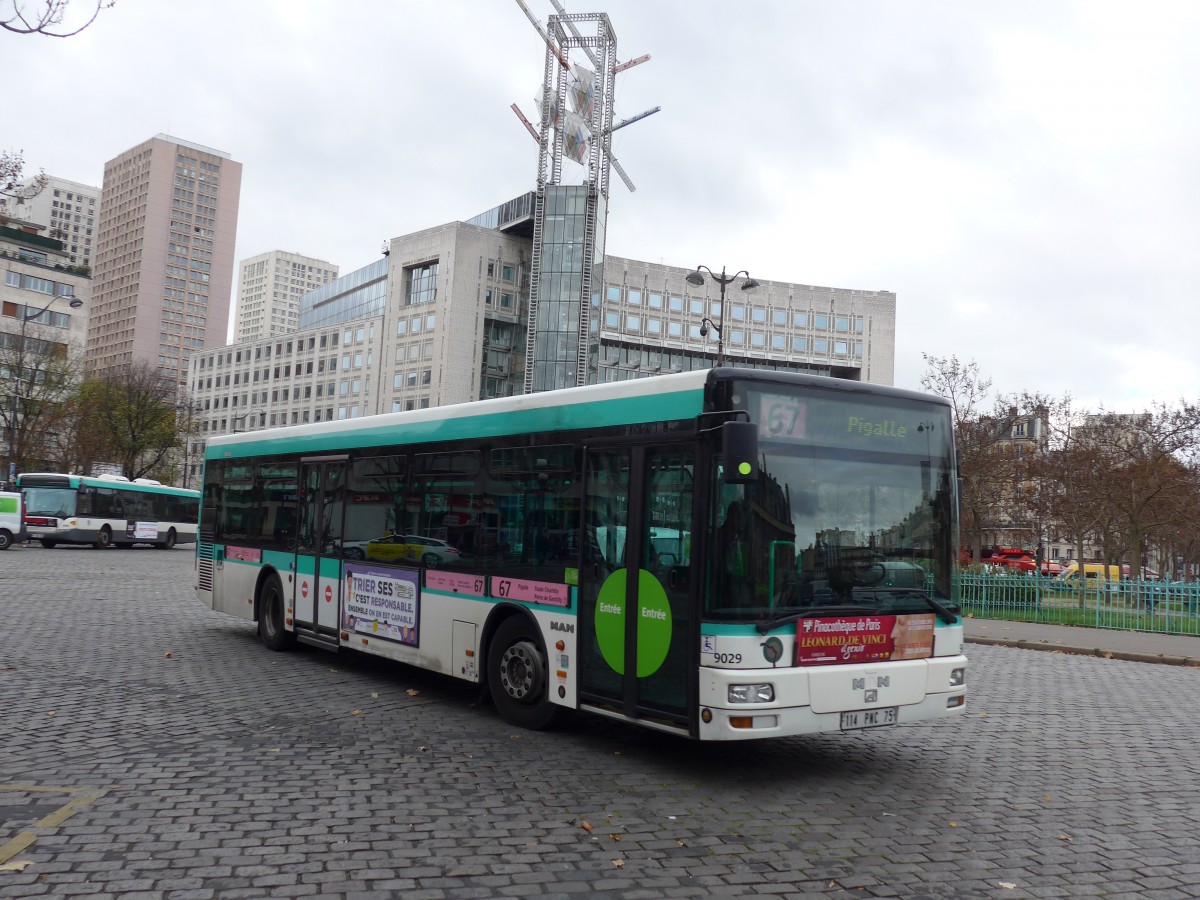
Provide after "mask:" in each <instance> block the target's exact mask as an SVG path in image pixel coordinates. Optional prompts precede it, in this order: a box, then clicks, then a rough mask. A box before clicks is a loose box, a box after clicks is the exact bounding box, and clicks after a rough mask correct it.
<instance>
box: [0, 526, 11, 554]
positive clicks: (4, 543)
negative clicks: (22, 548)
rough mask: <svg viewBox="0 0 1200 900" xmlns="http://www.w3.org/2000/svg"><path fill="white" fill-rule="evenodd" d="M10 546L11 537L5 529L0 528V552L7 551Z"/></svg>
mask: <svg viewBox="0 0 1200 900" xmlns="http://www.w3.org/2000/svg"><path fill="white" fill-rule="evenodd" d="M11 546H12V535H11V534H9V532H8V529H7V528H0V550H7V549H8V548H9V547H11Z"/></svg>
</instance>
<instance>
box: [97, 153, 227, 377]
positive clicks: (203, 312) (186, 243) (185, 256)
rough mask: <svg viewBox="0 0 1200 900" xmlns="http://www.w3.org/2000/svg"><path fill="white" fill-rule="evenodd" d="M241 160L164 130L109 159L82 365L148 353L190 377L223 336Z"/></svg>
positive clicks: (174, 373) (166, 368)
mask: <svg viewBox="0 0 1200 900" xmlns="http://www.w3.org/2000/svg"><path fill="white" fill-rule="evenodd" d="M241 178H242V165H241V163H239V162H236V161H235V160H233V159H232V158H231V157H230V155H229V154H228V153H225V152H224V151H221V150H213V149H211V148H208V147H204V146H201V145H199V144H193V143H191V142H189V141H184V140H180V139H179V138H174V137H170V136H168V135H163V134H160V135H157V136H155V137H153V138H151V139H150V140H148V141H145V142H144V143H142V144H139V145H138V146H136V147H133V148H132V149H130V150H127V151H126V152H124V153H122V154H121V155H119V156H117V157H115V158H114V159H111V160H109V161H108V162H107V163H105V166H104V184H103V189H102V199H101V205H100V217H99V221H98V225H97V227H98V234H97V243H96V256H95V265H94V267H93V273H94V278H93V302H92V304H91V309H90V315H89V321H88V346H87V352H86V355H85V365H86V367H87V370H88V372H89V373H91V374H96V375H103V374H105V373H108V372H113V371H120V370H121V369H122V368H124V367H125V366H127V365H128V364H130V363H132V362H135V361H142V362H145V363H148V364H150V365H153V366H155V367H156V368H157V369H158V371H159V372H160V373H161V374H163V375H165V376H167V377H170V378H173V379H175V380H176V381H177V382H178V383H179V384H180V386H181V388H182V386H183V384H184V383H185V381H186V377H187V372H188V360H189V357H190V355H191V354H192V353H194V352H196V351H198V350H202V349H204V348H206V347H217V346H222V345H224V344H225V340H226V330H227V328H228V323H229V305H230V295H231V291H232V286H233V267H234V266H233V264H234V239H235V236H236V232H237V217H238V204H239V197H240V193H241Z"/></svg>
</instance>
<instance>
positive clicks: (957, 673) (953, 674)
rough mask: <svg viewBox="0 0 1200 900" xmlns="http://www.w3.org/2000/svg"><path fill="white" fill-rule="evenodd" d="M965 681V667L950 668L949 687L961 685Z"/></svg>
mask: <svg viewBox="0 0 1200 900" xmlns="http://www.w3.org/2000/svg"><path fill="white" fill-rule="evenodd" d="M966 683H967V670H966V669H951V670H950V687H961V686H962V685H964V684H966Z"/></svg>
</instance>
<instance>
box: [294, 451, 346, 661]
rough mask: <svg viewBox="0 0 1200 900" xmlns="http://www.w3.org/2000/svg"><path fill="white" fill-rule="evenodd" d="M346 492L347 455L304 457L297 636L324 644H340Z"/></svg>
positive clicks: (295, 620)
mask: <svg viewBox="0 0 1200 900" xmlns="http://www.w3.org/2000/svg"><path fill="white" fill-rule="evenodd" d="M345 493H346V457H345V456H337V457H328V456H326V457H314V458H310V459H302V460H301V461H300V517H299V539H298V540H297V543H296V588H295V596H294V598H293V601H292V608H293V609H294V611H295V612H294V614H293V621H294V622H295V627H296V637H297V639H299V640H301V641H304V642H305V643H310V644H317V645H318V646H322V647H328V646H336V645H337V643H338V621H339V618H340V611H341V576H342V560H341V546H342V517H343V515H344V513H345V500H344V497H345Z"/></svg>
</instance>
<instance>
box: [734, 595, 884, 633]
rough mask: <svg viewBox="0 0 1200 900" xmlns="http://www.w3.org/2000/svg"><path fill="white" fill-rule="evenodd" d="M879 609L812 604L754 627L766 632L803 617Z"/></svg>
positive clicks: (760, 631) (838, 614) (815, 617)
mask: <svg viewBox="0 0 1200 900" xmlns="http://www.w3.org/2000/svg"><path fill="white" fill-rule="evenodd" d="M878 611H879V610H877V609H876V608H875V607H873V606H842V605H839V604H834V603H831V604H827V605H825V606H812V607H809V608H808V609H806V610H804V612H798V613H789V614H788V615H786V616H779V617H778V618H776V619H767V620H766V621H765V622H759V623H758V624H757V625H755V626H754V627H755V629H756V630H757V631H758V633H759V634H766V633H767V632H768V631H773V630H774V629H776V628H778V627H780V626H781V625H790V624H791V623H792V622H799V621H800V620H801V619H818V618H825V617H828V616H830V615H835V616H841V615H846V614H847V613H873V612H878Z"/></svg>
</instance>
